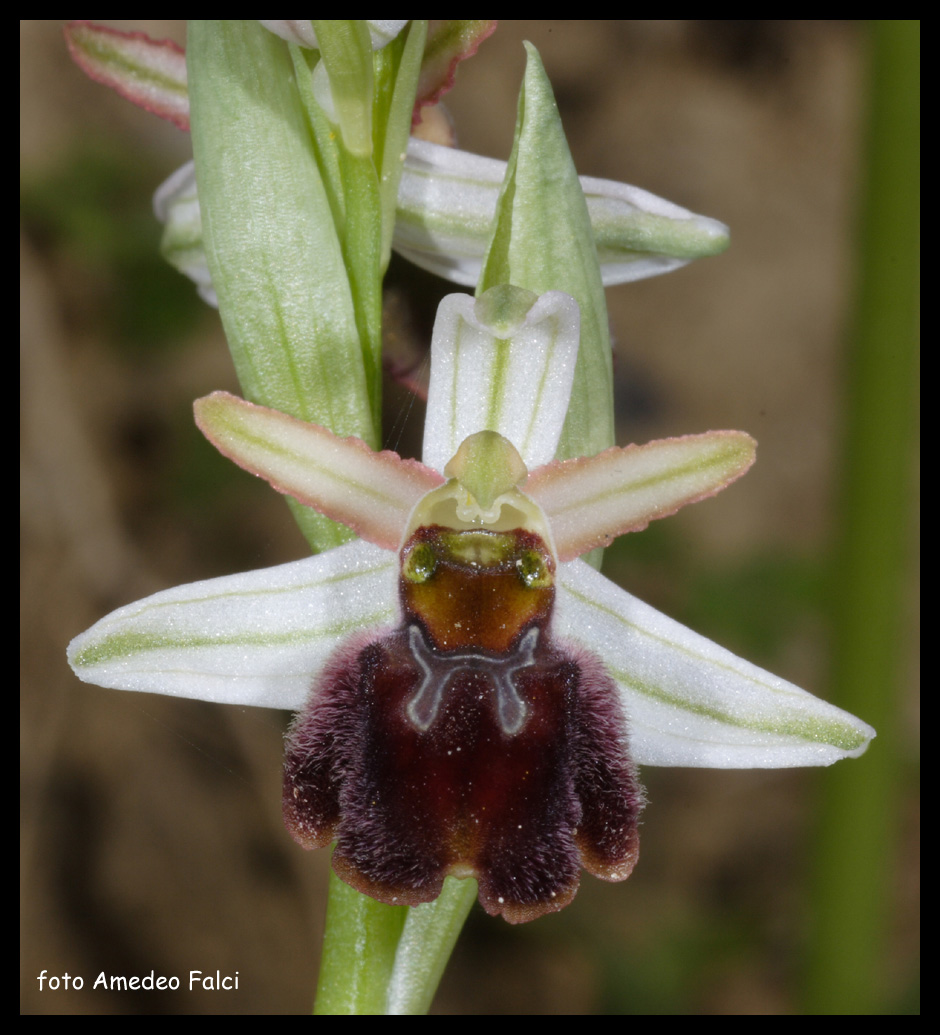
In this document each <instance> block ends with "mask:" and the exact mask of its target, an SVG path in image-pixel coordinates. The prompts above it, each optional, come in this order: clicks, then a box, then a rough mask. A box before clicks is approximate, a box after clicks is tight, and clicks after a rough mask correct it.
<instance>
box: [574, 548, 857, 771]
mask: <svg viewBox="0 0 940 1035" xmlns="http://www.w3.org/2000/svg"><path fill="white" fill-rule="evenodd" d="M559 584H560V585H559V592H558V597H557V601H556V614H555V621H556V628H557V629H559V630H564V634H565V635H567V636H570V637H571V638H573V639H574V640H576V641H578V642H580V643H582V644H583V645H584V646H586V647H588V648H589V649H591V650H593V651H594V652H595V653H596V654H598V655H599V656H600V657H601V658H603V660H604V664H605V666H606V668H607V671H608V672H609V673H610V675H611V676H612V677H613V679H614V680H615V681H616V683H617V685H618V686H619V687H620V690H621V694H622V701H623V708H624V712H625V713H626V716H627V722H628V724H629V728H630V752H631V755H632V756H633V758H634V760H635V761H636V762H637V763H638V764H640V765H673V766H704V767H709V768H713V769H751V768H765V769H775V768H785V767H789V766H803V765H831V764H832V763H833V762H837V761H839V759H841V758H855V757H857V756H858V755H861V754H862V753H863V752H864V751H865V749H866V748H867V747H868V743H869V741H870V740H871V739H872V737H874V736H875V731H874V730H873V729H872V728H871V727H870V726H869V725H868V724H867V723H864V722H862V721H861V720H860V719H856V718H855V716H853V715H849V714H848V713H847V712H844V711H842V709H840V708H836V707H835V706H834V705H831V704H828V703H827V702H826V701H822V700H820V699H819V698H818V697H814V696H813V695H812V694H809V693H807V692H806V691H805V690H801V689H800V688H799V687H798V686H794V685H793V684H792V683H788V682H787V681H786V680H784V679H780V678H779V677H777V676H775V675H772V674H771V673H770V672H765V671H764V670H763V669H760V668H758V667H757V666H756V665H752V664H750V663H749V662H747V661H744V660H743V659H741V658H738V657H736V656H735V655H734V654H732V653H731V652H730V651H728V650H725V649H724V648H723V647H719V646H718V644H716V643H713V642H712V641H711V640H707V639H706V638H705V637H704V636H699V634H698V633H695V632H693V631H692V630H691V629H688V628H686V627H685V626H684V625H680V624H679V623H678V622H676V621H673V619H671V618H668V617H667V616H666V615H664V614H662V613H661V612H659V611H656V610H655V609H654V608H652V607H650V606H649V605H648V604H644V603H643V601H642V600H638V599H637V598H636V597H633V596H631V595H630V594H629V593H627V592H625V591H624V590H622V589H620V588H619V587H618V586H616V585H615V584H614V583H612V582H610V581H609V580H608V579H606V578H604V576H603V575H600V574H599V573H598V572H596V571H594V569H593V568H591V567H590V566H589V565H587V564H585V563H584V562H583V561H572V562H570V563H569V564H563V565H561V567H560V571H559Z"/></svg>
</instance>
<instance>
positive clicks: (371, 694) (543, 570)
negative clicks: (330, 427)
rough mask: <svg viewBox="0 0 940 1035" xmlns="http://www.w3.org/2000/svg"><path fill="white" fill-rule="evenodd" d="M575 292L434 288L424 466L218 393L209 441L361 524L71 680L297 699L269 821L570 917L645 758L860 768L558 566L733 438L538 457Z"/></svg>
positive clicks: (162, 610) (153, 615) (411, 877)
mask: <svg viewBox="0 0 940 1035" xmlns="http://www.w3.org/2000/svg"><path fill="white" fill-rule="evenodd" d="M577 343H578V314H577V306H576V305H575V303H574V302H573V300H572V299H570V298H569V297H568V296H565V295H562V294H560V293H557V292H550V293H548V294H546V295H543V296H542V297H541V298H540V299H536V298H535V296H534V295H530V294H529V293H527V292H522V291H520V290H519V289H515V288H507V287H499V288H494V289H492V290H491V291H490V292H487V293H485V294H484V295H483V296H482V297H481V298H480V299H478V300H476V301H474V300H473V299H471V298H469V297H466V296H459V295H452V296H449V297H448V298H447V299H445V301H444V302H443V303H442V306H441V309H440V311H439V314H438V320H437V323H436V325H435V330H434V338H433V342H432V372H431V388H430V394H429V401H428V419H427V424H426V431H425V444H424V452H423V455H424V461H425V463H424V464H419V463H417V462H415V461H408V460H402V459H401V458H399V457H398V456H396V455H395V454H393V453H374V452H372V451H371V450H369V449H368V448H367V447H366V446H365V445H364V444H363V443H361V442H359V441H357V440H355V439H341V438H337V437H336V436H335V435H333V434H331V433H330V432H329V431H327V430H326V429H323V428H319V427H316V426H314V425H309V424H304V423H303V422H301V421H298V420H296V419H294V418H291V417H288V416H286V415H284V414H280V413H277V412H275V411H272V410H268V409H265V408H263V407H257V406H253V405H251V404H249V403H246V402H244V401H242V400H239V399H236V398H234V397H232V396H227V395H224V394H220V393H217V394H216V395H213V396H209V397H208V398H207V399H204V400H201V401H200V402H199V403H197V420H198V422H199V424H200V426H201V427H202V429H203V430H204V432H205V433H206V434H207V435H208V437H209V438H210V439H211V440H212V441H213V442H214V443H215V444H216V445H217V446H218V447H219V448H220V449H221V450H222V451H223V452H225V453H226V454H227V455H229V456H231V457H233V458H234V459H236V460H237V462H239V463H240V464H242V466H245V467H246V468H247V469H249V470H251V471H254V472H256V473H259V474H262V475H263V476H264V477H266V478H267V479H268V480H270V481H271V483H272V484H273V485H274V486H275V487H276V488H278V489H279V490H280V491H283V492H287V493H290V494H291V495H293V496H295V497H296V498H297V499H299V500H300V501H301V502H303V503H306V504H309V505H311V506H315V507H316V508H317V509H318V510H320V511H321V512H323V513H325V514H327V515H328V516H330V517H332V518H334V519H335V520H339V521H342V522H344V523H346V524H347V525H349V526H350V527H351V528H353V529H354V530H355V531H356V532H357V533H358V534H359V535H360V536H361V539H360V540H358V541H356V542H353V543H349V544H347V545H346V546H342V547H339V548H337V549H335V550H331V551H328V552H327V553H324V554H321V555H319V556H316V557H312V558H309V559H307V560H304V561H299V562H295V563H293V564H288V565H283V566H281V567H277V568H272V569H267V570H264V571H257V572H251V573H248V574H245V575H236V576H230V577H226V578H221V579H214V580H211V581H208V582H202V583H195V584H193V585H189V586H182V587H179V588H177V589H174V590H169V591H166V592H164V593H159V594H157V595H156V596H153V597H150V598H148V599H146V600H143V601H140V602H138V603H136V604H131V605H129V606H127V607H125V608H122V609H120V610H119V611H116V612H114V613H113V614H112V615H109V616H108V617H106V618H104V619H102V620H101V621H100V622H99V623H98V624H97V625H96V626H94V627H93V628H92V629H90V630H88V632H86V633H84V634H82V635H81V636H79V637H77V638H76V639H75V640H74V641H73V643H72V644H71V646H70V648H69V657H70V660H71V663H72V665H73V667H74V669H75V671H76V673H77V674H78V675H79V676H80V678H82V679H85V680H87V681H89V682H95V683H99V684H101V685H104V686H112V687H119V688H122V689H130V690H147V691H151V692H162V693H170V694H177V695H180V696H188V697H198V698H203V699H207V700H212V701H219V702H231V703H238V704H256V705H267V706H271V707H281V708H290V709H292V710H295V711H298V712H299V715H298V718H297V719H296V720H295V723H294V726H293V727H292V731H291V734H290V737H289V740H288V752H287V762H286V767H285V784H284V788H285V817H286V819H287V822H288V826H289V828H290V829H291V832H292V834H293V836H294V837H295V838H296V839H297V840H298V841H300V842H301V843H302V844H305V845H307V846H310V847H314V846H319V845H324V844H326V843H328V842H329V841H330V840H332V839H334V838H335V839H336V841H337V850H336V853H335V855H334V865H335V867H336V869H337V872H338V873H339V874H340V876H342V877H343V878H344V879H345V880H347V881H348V882H349V883H351V884H353V886H355V887H357V888H359V889H360V890H362V891H365V892H367V893H368V894H370V895H373V896H374V897H376V898H379V899H381V900H383V901H386V902H399V903H401V902H404V903H409V904H416V903H418V902H425V901H429V900H430V899H432V898H434V897H435V896H436V895H437V893H438V892H439V890H440V887H441V882H442V881H443V879H444V877H445V876H446V875H448V874H453V875H456V876H469V875H473V876H475V877H476V878H477V879H478V881H479V883H480V898H481V902H482V903H483V905H484V907H485V908H486V909H487V910H488V911H489V912H490V913H493V914H502V915H503V916H505V917H506V919H508V920H510V921H513V922H518V921H522V920H528V919H531V918H533V917H535V916H539V915H541V914H543V913H545V912H548V911H552V910H556V909H559V908H561V907H562V906H563V905H565V904H566V903H567V902H568V901H570V899H571V898H572V896H573V895H574V893H575V890H576V889H577V885H578V880H579V873H580V869H581V868H584V869H587V870H588V871H589V872H591V873H594V874H596V875H598V876H601V877H604V878H606V879H609V880H621V879H623V878H625V877H626V876H627V875H628V874H629V872H630V870H631V869H632V867H633V864H634V862H635V860H636V852H637V834H636V822H637V816H638V813H639V810H640V808H641V807H642V804H643V794H642V789H641V787H640V785H639V783H638V781H637V778H636V771H635V767H636V766H637V765H643V764H652V765H681V766H713V767H728V768H731V767H758V766H768V767H776V766H796V765H813V764H823V765H825V764H829V763H831V762H834V761H836V760H838V759H840V758H845V757H851V756H857V755H859V754H861V753H862V752H863V751H864V750H865V749H866V747H867V745H868V742H869V740H870V739H871V737H872V736H874V731H873V730H872V729H871V728H870V727H868V726H867V725H866V724H865V723H863V722H861V721H859V720H858V719H856V718H854V717H853V716H851V715H848V714H846V713H845V712H843V711H841V710H839V709H838V708H835V707H833V706H831V705H829V704H826V703H825V702H823V701H820V700H818V699H817V698H815V697H813V696H812V695H810V694H808V693H806V692H805V691H803V690H800V689H799V688H797V687H795V686H793V685H791V684H789V683H787V682H785V681H783V680H781V679H778V678H777V677H775V676H773V675H771V674H769V673H767V672H764V671H762V670H761V669H759V668H756V667H755V666H753V665H750V664H749V663H747V662H745V661H742V660H741V659H739V658H736V657H734V656H733V655H732V654H730V653H729V652H728V651H725V650H723V649H722V648H721V647H718V646H717V645H716V644H714V643H711V642H710V641H708V640H706V639H704V638H703V637H701V636H698V635H697V634H695V633H693V632H692V631H691V630H689V629H686V628H684V627H683V626H681V625H679V624H678V623H676V622H674V621H672V620H671V619H669V618H667V617H665V616H664V615H662V614H659V613H658V612H656V611H654V610H653V609H652V608H649V607H647V606H646V605H645V604H643V603H641V602H640V601H639V600H637V599H636V598H634V597H632V596H630V595H629V594H628V593H626V592H624V591H623V590H621V589H620V588H618V587H617V586H615V585H614V584H613V583H611V582H609V581H608V580H607V579H605V578H604V577H603V576H602V575H600V574H599V573H597V572H596V571H594V570H593V569H592V568H590V567H589V566H588V565H587V564H585V563H584V562H583V561H580V560H578V557H579V556H580V555H581V554H582V553H584V552H586V551H588V550H590V549H592V548H594V547H595V546H597V545H600V544H604V543H606V542H609V541H610V540H611V539H612V538H613V537H614V536H616V535H619V534H621V533H623V532H626V531H632V530H638V529H641V528H643V527H645V525H646V524H647V523H648V522H649V521H650V520H651V519H653V518H656V517H662V516H665V515H666V514H670V513H672V512H674V511H675V510H676V509H677V508H678V507H680V506H682V505H683V504H685V503H688V502H692V501H694V500H698V499H702V498H704V497H706V496H708V495H711V494H713V493H714V492H717V491H718V490H720V489H721V488H723V487H724V486H725V485H727V484H728V483H729V482H731V481H732V480H734V479H735V478H737V477H738V476H739V475H741V474H742V473H743V472H744V471H745V470H746V469H747V468H748V467H749V466H750V463H751V462H752V460H753V453H754V443H753V442H752V440H751V439H750V438H749V437H748V436H746V435H744V434H742V433H740V432H710V433H707V434H705V435H697V436H690V437H687V438H680V439H668V440H664V441H660V442H654V443H650V444H649V445H647V446H643V447H636V446H631V447H627V448H625V449H616V448H614V449H610V450H607V451H605V452H604V453H601V454H600V455H598V456H596V457H592V458H587V459H579V460H571V461H565V462H557V461H553V460H552V456H553V455H554V451H555V447H556V444H557V441H558V437H559V435H560V432H561V427H562V424H563V422H564V417H565V413H566V409H567V401H568V393H569V392H570V388H571V380H572V373H573V369H574V361H575V358H576V354H577Z"/></svg>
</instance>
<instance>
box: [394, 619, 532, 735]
mask: <svg viewBox="0 0 940 1035" xmlns="http://www.w3.org/2000/svg"><path fill="white" fill-rule="evenodd" d="M538 638H539V630H538V626H533V627H532V628H531V629H529V631H528V632H527V633H526V634H525V636H523V637H522V639H520V640H519V643H518V644H517V645H516V649H515V650H514V651H513V652H512V654H510V655H509V656H508V657H504V658H491V657H489V656H487V655H486V654H476V653H474V652H472V651H471V652H468V653H466V654H438V653H435V652H434V651H433V650H432V649H431V648H430V647H428V645H427V644H426V643H425V642H424V636H423V635H422V633H421V630H420V629H419V628H418V626H417V625H410V626H408V643H409V645H410V646H411V653H412V655H413V656H414V659H415V661H417V663H418V664H419V665H420V666H421V670H422V671H423V672H424V678H423V679H422V680H421V685H420V686H419V687H418V689H417V690H416V691H415V693H414V696H413V697H412V698H411V700H410V701H409V702H408V706H407V708H406V709H405V710H406V711H407V713H408V718H409V720H410V721H411V723H412V725H414V726H415V727H417V728H418V729H419V730H421V731H422V732H425V731H426V730H428V729H430V728H431V726H432V724H433V723H434V720H435V719H436V718H437V713H438V710H439V709H440V706H441V701H442V700H443V697H444V691H445V690H446V689H447V684H448V683H449V682H450V679H451V676H453V675H454V674H455V673H457V672H460V671H467V672H484V673H486V675H487V676H488V677H489V679H490V682H491V683H492V684H493V687H494V689H495V690H496V711H497V714H498V715H499V724H500V726H501V727H502V730H503V733H505V734H506V736H507V737H511V736H513V735H515V734H516V733H518V732H519V730H520V729H522V724H523V723H524V722H525V716H526V706H525V702H524V701H523V700H522V698H521V697H520V696H519V692H518V691H517V690H516V687H515V684H514V683H513V673H514V672H516V670H517V669H520V668H525V667H526V666H527V665H532V664H534V662H535V644H536V643H537V642H538Z"/></svg>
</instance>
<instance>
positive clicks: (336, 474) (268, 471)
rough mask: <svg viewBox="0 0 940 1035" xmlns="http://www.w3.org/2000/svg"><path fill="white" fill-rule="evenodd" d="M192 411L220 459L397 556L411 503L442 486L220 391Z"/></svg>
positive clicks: (393, 457) (431, 475)
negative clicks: (229, 461) (394, 552)
mask: <svg viewBox="0 0 940 1035" xmlns="http://www.w3.org/2000/svg"><path fill="white" fill-rule="evenodd" d="M195 411H196V423H197V424H198V425H199V428H200V430H201V431H202V433H203V434H204V435H205V436H206V438H208V439H209V441H210V442H211V443H212V444H213V445H214V446H215V447H216V448H217V449H218V450H219V451H220V452H221V453H224V454H225V456H227V457H230V458H231V459H232V460H234V461H235V462H236V463H237V464H239V466H241V467H244V468H245V470H247V471H251V473H252V474H257V475H259V476H260V477H262V478H265V479H266V480H267V481H269V482H270V483H271V485H272V486H273V487H274V488H275V489H277V491H278V492H283V493H285V494H286V495H288V496H293V497H294V498H295V499H297V500H299V502H301V503H303V504H304V505H305V506H308V507H313V508H314V509H315V510H317V511H319V513H321V514H325V515H326V516H327V517H329V518H331V519H332V520H334V521H341V522H342V523H343V524H344V525H348V527H349V528H351V529H353V530H354V531H355V532H356V533H358V534H359V535H360V536H362V538H363V539H367V540H368V541H369V542H370V543H376V544H377V545H379V546H383V547H385V548H386V549H388V550H397V549H398V547H399V545H400V543H401V537H402V535H403V534H404V530H405V525H406V523H407V521H408V516H409V514H410V513H411V510H412V508H413V507H414V505H415V503H417V501H418V500H419V499H420V498H421V497H422V496H423V495H424V494H425V493H426V492H429V491H430V490H431V489H434V488H437V486H438V485H440V484H441V483H442V482H443V480H444V479H443V478H442V477H441V476H440V475H439V474H438V473H437V472H436V471H432V470H431V469H430V468H429V467H425V466H424V464H420V463H418V462H417V461H416V460H403V459H402V458H401V457H400V456H398V454H397V453H392V452H390V451H385V452H382V453H374V452H372V450H371V449H369V447H368V446H367V445H366V444H365V443H364V442H362V441H361V440H360V439H357V438H352V437H350V438H339V436H337V435H334V434H333V433H332V432H331V431H328V430H327V429H326V428H321V427H320V426H319V425H318V424H307V423H305V422H304V421H301V420H297V419H296V418H295V417H289V416H287V414H284V413H279V412H278V411H277V410H270V409H268V408H267V407H265V406H256V405H254V404H253V403H249V402H246V401H245V400H244V399H239V398H237V397H236V396H234V395H229V394H228V392H213V394H212V395H209V396H206V397H205V398H204V399H198V400H197V401H196V403H195Z"/></svg>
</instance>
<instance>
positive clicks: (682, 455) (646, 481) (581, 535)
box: [523, 431, 757, 561]
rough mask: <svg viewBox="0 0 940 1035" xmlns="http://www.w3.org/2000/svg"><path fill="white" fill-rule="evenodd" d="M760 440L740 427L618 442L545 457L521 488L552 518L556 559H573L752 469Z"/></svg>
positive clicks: (712, 493)
mask: <svg viewBox="0 0 940 1035" xmlns="http://www.w3.org/2000/svg"><path fill="white" fill-rule="evenodd" d="M756 447H757V443H756V442H755V441H754V439H752V438H751V436H750V435H746V434H745V433H744V432H743V431H709V432H706V433H705V434H704V435H686V436H684V437H682V438H666V439H659V440H658V441H656V442H650V443H648V444H647V445H644V446H625V447H623V448H619V447H616V446H615V447H614V448H612V449H607V450H605V451H604V452H603V453H599V454H598V455H597V456H592V457H581V458H578V459H574V460H563V461H555V462H554V463H550V464H546V465H545V466H543V467H540V468H539V469H538V470H536V471H533V472H532V473H531V474H530V475H529V479H528V481H527V482H526V483H525V485H524V486H523V491H524V492H525V493H526V494H527V495H529V496H531V497H532V499H534V500H535V501H536V503H538V504H539V505H540V506H541V507H542V509H543V510H544V511H545V514H546V516H547V517H548V519H549V521H550V522H551V525H552V534H553V535H554V537H555V546H556V549H557V550H558V556H559V559H560V560H562V561H570V560H572V559H573V558H575V557H579V556H580V555H581V554H583V553H587V552H588V550H593V549H594V548H595V547H598V546H608V545H609V544H610V543H611V542H612V541H613V539H615V538H616V537H617V536H618V535H623V534H624V533H625V532H638V531H640V530H641V529H643V528H646V526H647V525H648V524H649V523H650V521H652V520H654V519H655V518H661V517H667V516H668V515H670V514H674V513H675V512H676V511H677V510H679V508H680V507H684V506H685V505H686V504H687V503H696V502H697V501H698V500H702V499H706V498H707V497H709V496H713V495H714V494H715V493H717V492H720V491H721V490H722V489H723V488H725V487H726V486H727V485H730V484H731V482H733V481H734V480H735V479H736V478H740V477H741V475H742V474H744V472H745V471H747V469H748V468H749V467H750V466H751V464H752V463H753V462H754V455H755V450H756Z"/></svg>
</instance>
